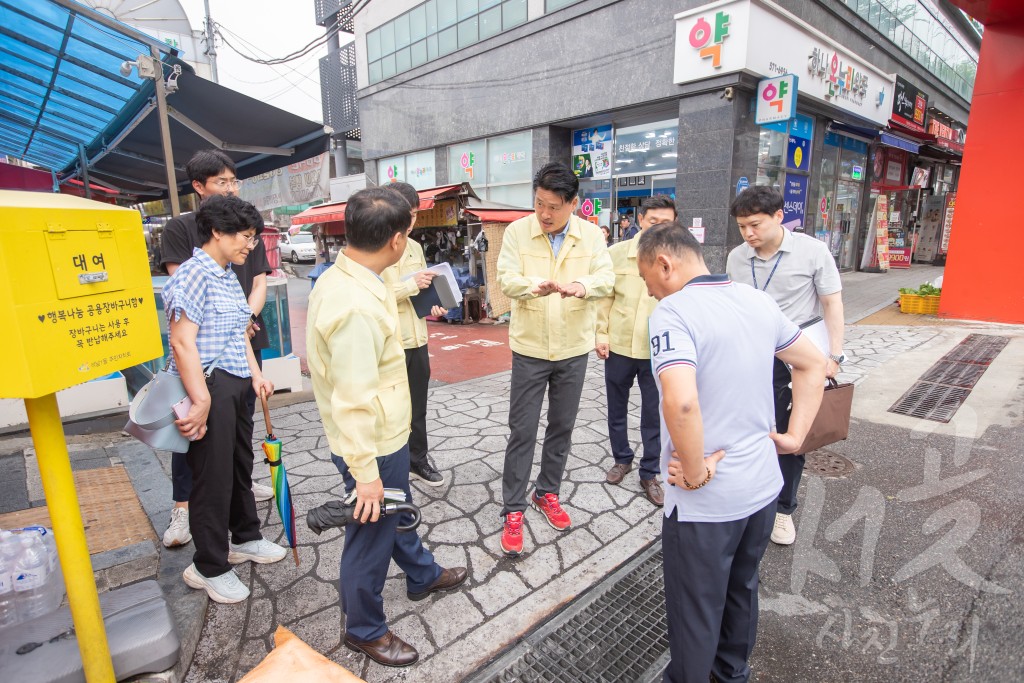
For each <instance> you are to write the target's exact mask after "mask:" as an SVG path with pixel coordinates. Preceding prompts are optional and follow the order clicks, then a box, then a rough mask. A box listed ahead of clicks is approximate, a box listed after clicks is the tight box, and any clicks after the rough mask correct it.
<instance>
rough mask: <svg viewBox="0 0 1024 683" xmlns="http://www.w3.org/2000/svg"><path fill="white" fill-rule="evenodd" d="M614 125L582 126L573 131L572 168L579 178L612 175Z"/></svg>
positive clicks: (602, 177)
mask: <svg viewBox="0 0 1024 683" xmlns="http://www.w3.org/2000/svg"><path fill="white" fill-rule="evenodd" d="M612 149H613V140H612V126H611V124H607V125H604V126H595V127H593V128H581V129H579V130H574V131H573V132H572V170H573V172H574V173H576V176H577V177H579V178H584V179H586V178H593V179H595V180H608V179H609V178H611V177H612Z"/></svg>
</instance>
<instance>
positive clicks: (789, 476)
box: [772, 358, 805, 515]
mask: <svg viewBox="0 0 1024 683" xmlns="http://www.w3.org/2000/svg"><path fill="white" fill-rule="evenodd" d="M791 381H792V373H790V371H789V366H788V365H786V364H785V363H783V362H782V361H781V360H779V359H778V358H776V359H775V367H774V368H772V391H773V393H774V395H775V430H776V431H778V432H779V433H780V434H781V433H783V432H785V431H786V430H787V429H789V413H790V411H791V410H792V404H793V389H792V388H790V386H789V383H790V382H791ZM804 460H805V458H804V455H803V453H799V454H792V455H780V456H779V469H780V470H782V492H781V493H779V510H778V511H779V512H781V513H782V514H784V515H791V514H793V513H794V512H795V511H796V508H797V502H796V492H797V489H799V488H800V478H801V477H802V476H803V474H804Z"/></svg>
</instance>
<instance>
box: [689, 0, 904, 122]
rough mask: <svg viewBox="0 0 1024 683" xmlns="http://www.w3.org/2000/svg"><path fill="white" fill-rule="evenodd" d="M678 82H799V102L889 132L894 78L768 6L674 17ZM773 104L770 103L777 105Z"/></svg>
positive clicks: (738, 2) (722, 3) (722, 1)
mask: <svg viewBox="0 0 1024 683" xmlns="http://www.w3.org/2000/svg"><path fill="white" fill-rule="evenodd" d="M675 21H676V44H675V55H674V64H673V67H674V68H673V81H674V82H675V83H676V84H684V83H692V82H695V81H701V80H704V79H707V78H713V77H715V76H719V75H721V74H727V73H737V72H747V73H750V74H753V75H755V76H757V77H759V78H765V79H774V78H776V77H778V76H788V75H794V76H797V77H798V83H797V85H796V87H795V88H794V89H793V93H794V95H795V94H796V91H799V93H800V95H802V96H807V97H811V98H813V99H816V100H818V101H819V102H827V103H829V104H831V105H833V106H835V107H838V108H839V109H842V110H844V111H847V112H849V113H851V114H855V115H857V116H859V117H861V118H863V119H867V120H869V121H872V122H874V123H877V124H879V125H887V124H888V122H889V115H890V114H891V112H892V106H893V89H894V87H895V80H896V77H895V75H894V74H887V73H885V72H884V71H882V70H881V69H879V68H878V67H876V66H874V65H873V64H871V63H869V62H867V61H865V60H863V59H861V58H860V57H858V56H857V55H855V54H853V53H851V52H850V51H848V50H847V49H846V48H845V47H843V46H842V45H840V44H838V43H836V42H835V41H834V40H832V39H831V38H829V37H828V36H826V35H825V34H824V33H822V32H821V31H819V30H817V29H816V28H814V27H813V26H811V25H810V24H808V23H807V22H805V21H803V20H802V19H800V18H799V17H797V16H796V15H794V14H793V13H791V12H789V11H788V10H786V9H783V8H782V7H780V6H779V5H777V4H775V3H774V2H771V1H770V0H719V1H718V2H712V3H710V4H707V5H703V6H701V7H697V8H695V9H692V10H687V11H685V12H680V13H679V14H676V15H675ZM777 100H778V98H777V97H776V98H774V99H773V100H772V101H777Z"/></svg>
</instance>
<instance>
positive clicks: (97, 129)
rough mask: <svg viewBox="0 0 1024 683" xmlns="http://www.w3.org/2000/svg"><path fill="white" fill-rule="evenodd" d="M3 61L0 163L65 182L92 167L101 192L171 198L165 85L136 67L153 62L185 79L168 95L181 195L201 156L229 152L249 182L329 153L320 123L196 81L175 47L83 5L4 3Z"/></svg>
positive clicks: (0, 1)
mask: <svg viewBox="0 0 1024 683" xmlns="http://www.w3.org/2000/svg"><path fill="white" fill-rule="evenodd" d="M0 52H2V54H3V58H2V59H0V153H2V154H7V155H9V156H11V157H14V158H17V159H24V160H26V161H29V162H31V163H33V164H35V165H37V166H41V167H43V168H45V169H47V170H49V171H54V172H56V173H57V176H58V180H59V182H60V183H62V184H63V183H66V182H68V180H70V179H71V178H75V177H77V178H82V177H83V176H84V175H85V173H84V170H83V168H82V166H83V163H82V159H83V158H84V160H85V163H84V166H85V167H86V169H88V173H89V180H90V182H92V183H100V184H102V185H103V186H105V187H107V188H110V189H113V190H116V191H120V192H125V193H130V194H135V195H140V196H144V197H163V196H166V195H167V194H168V186H167V183H168V180H167V171H166V164H165V159H164V153H163V149H162V146H161V133H160V122H159V115H158V112H157V111H156V109H157V103H156V99H157V98H156V92H157V91H156V87H155V86H156V81H155V80H154V79H153V78H149V77H146V78H144V77H141V76H140V75H139V71H140V66H137V65H136V63H139V62H144V63H145V64H147V65H148V64H149V61H148V60H149V59H150V56H151V55H153V54H154V53H155V54H158V55H159V59H160V62H159V67H160V68H159V69H157V70H155V71H156V73H155V74H154V75H156V76H157V77H160V76H162V78H160V80H161V81H164V80H167V79H168V78H169V77H170V80H172V81H174V80H175V79H174V77H173V74H174V73H175V72H180V75H178V76H177V78H176V82H177V90H176V91H175V92H170V93H168V95H167V106H168V119H169V127H170V136H171V146H172V149H173V156H174V161H175V164H174V171H175V176H176V177H175V180H176V183H177V185H178V189H179V190H184V191H186V192H187V191H190V188H189V187H188V184H187V182H186V176H185V168H184V164H185V162H186V161H187V160H188V159H189V157H191V156H192V154H193V153H195V152H196V151H197V150H199V149H202V148H210V147H215V148H219V149H221V150H223V151H225V152H226V153H227V154H228V155H229V156H231V158H232V159H234V160H235V163H236V164H237V166H238V175H239V177H240V178H248V177H251V176H254V175H258V174H260V173H264V172H267V171H271V170H274V169H276V168H280V167H281V166H284V165H286V164H290V163H294V162H296V161H301V160H303V159H307V158H309V157H311V156H315V155H317V154H320V153H322V152H324V151H326V150H327V148H328V141H329V132H330V131H329V130H327V129H325V127H324V126H323V125H322V124H319V123H316V122H313V121H308V120H306V119H303V118H301V117H299V116H295V115H294V114H291V113H290V112H287V111H284V110H281V109H277V108H276V107H272V106H270V105H267V104H265V103H263V102H260V101H258V100H255V99H253V98H250V97H246V96H245V95H242V94H240V93H236V92H234V91H232V90H230V89H228V88H224V87H222V86H219V85H217V84H216V83H213V82H211V81H207V80H205V79H203V78H199V77H198V76H196V75H195V74H194V73H192V68H191V67H190V66H189V65H188V64H186V63H185V62H183V61H181V60H180V59H179V58H178V52H177V50H175V49H173V48H171V47H170V46H169V45H168V44H166V43H164V42H162V41H160V40H157V39H155V38H151V37H149V36H147V35H145V34H143V33H141V32H139V31H138V30H136V29H134V28H132V27H130V26H127V25H125V24H122V23H119V22H117V21H115V20H113V19H111V18H110V17H109V16H106V15H103V14H101V13H99V12H97V11H95V10H93V9H91V8H89V7H86V6H83V5H80V4H78V3H77V2H74V0H36V1H35V2H32V3H25V2H20V1H16V0H0ZM140 58H141V59H140ZM161 71H162V73H161ZM126 72H127V74H128V75H124V73H126Z"/></svg>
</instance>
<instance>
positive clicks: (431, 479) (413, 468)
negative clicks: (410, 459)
mask: <svg viewBox="0 0 1024 683" xmlns="http://www.w3.org/2000/svg"><path fill="white" fill-rule="evenodd" d="M409 478H410V479H419V480H420V481H422V482H423V483H424V484H426V485H427V486H444V475H443V474H441V473H440V472H438V471H437V470H435V469H434V466H433V465H431V464H430V463H429V462H424V463H423V464H422V465H409Z"/></svg>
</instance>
